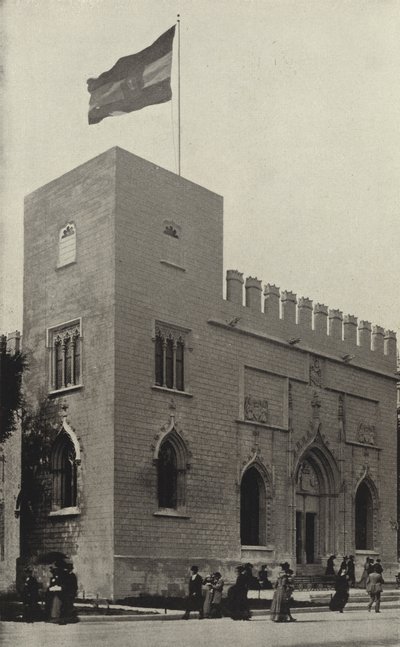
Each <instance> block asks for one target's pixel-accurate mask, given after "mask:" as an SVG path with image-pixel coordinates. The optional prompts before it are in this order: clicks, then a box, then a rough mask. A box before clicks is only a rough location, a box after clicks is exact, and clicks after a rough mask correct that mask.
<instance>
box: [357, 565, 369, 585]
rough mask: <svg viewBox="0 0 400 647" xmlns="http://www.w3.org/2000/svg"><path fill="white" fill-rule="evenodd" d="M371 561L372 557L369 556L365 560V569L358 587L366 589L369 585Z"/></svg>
mask: <svg viewBox="0 0 400 647" xmlns="http://www.w3.org/2000/svg"><path fill="white" fill-rule="evenodd" d="M369 563H370V558H369V557H367V558H366V559H365V562H364V570H363V572H362V575H361V578H360V581H359V582H358V587H359V588H360V589H365V587H366V586H367V579H368V569H369Z"/></svg>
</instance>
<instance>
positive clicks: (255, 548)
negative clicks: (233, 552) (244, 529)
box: [240, 544, 274, 552]
mask: <svg viewBox="0 0 400 647" xmlns="http://www.w3.org/2000/svg"><path fill="white" fill-rule="evenodd" d="M240 548H241V550H248V551H252V550H253V551H255V552H256V551H262V552H272V551H273V550H274V548H273V546H246V545H243V544H242V546H241V547H240Z"/></svg>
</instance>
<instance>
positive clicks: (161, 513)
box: [153, 508, 190, 519]
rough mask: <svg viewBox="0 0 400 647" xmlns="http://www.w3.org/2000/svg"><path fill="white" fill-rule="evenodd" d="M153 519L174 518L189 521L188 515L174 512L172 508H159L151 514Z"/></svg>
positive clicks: (178, 511) (180, 511) (177, 511)
mask: <svg viewBox="0 0 400 647" xmlns="http://www.w3.org/2000/svg"><path fill="white" fill-rule="evenodd" d="M153 517H175V518H177V519H190V517H189V515H188V514H185V512H184V511H183V510H175V509H174V508H160V510H157V512H153Z"/></svg>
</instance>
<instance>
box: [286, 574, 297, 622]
mask: <svg viewBox="0 0 400 647" xmlns="http://www.w3.org/2000/svg"><path fill="white" fill-rule="evenodd" d="M286 574H287V578H288V581H287V589H286V595H287V614H288V619H289V622H296V618H293V616H292V612H291V611H290V607H291V606H292V602H293V591H294V577H293V575H294V573H293V571H292V569H291V568H288V570H287V571H286Z"/></svg>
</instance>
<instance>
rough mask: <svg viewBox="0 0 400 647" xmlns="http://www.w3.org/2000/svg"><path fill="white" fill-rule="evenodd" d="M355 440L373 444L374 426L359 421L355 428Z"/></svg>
mask: <svg viewBox="0 0 400 647" xmlns="http://www.w3.org/2000/svg"><path fill="white" fill-rule="evenodd" d="M357 441H358V442H359V443H364V444H366V445H375V426H374V425H369V424H367V423H365V422H360V424H359V425H358V429H357Z"/></svg>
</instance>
